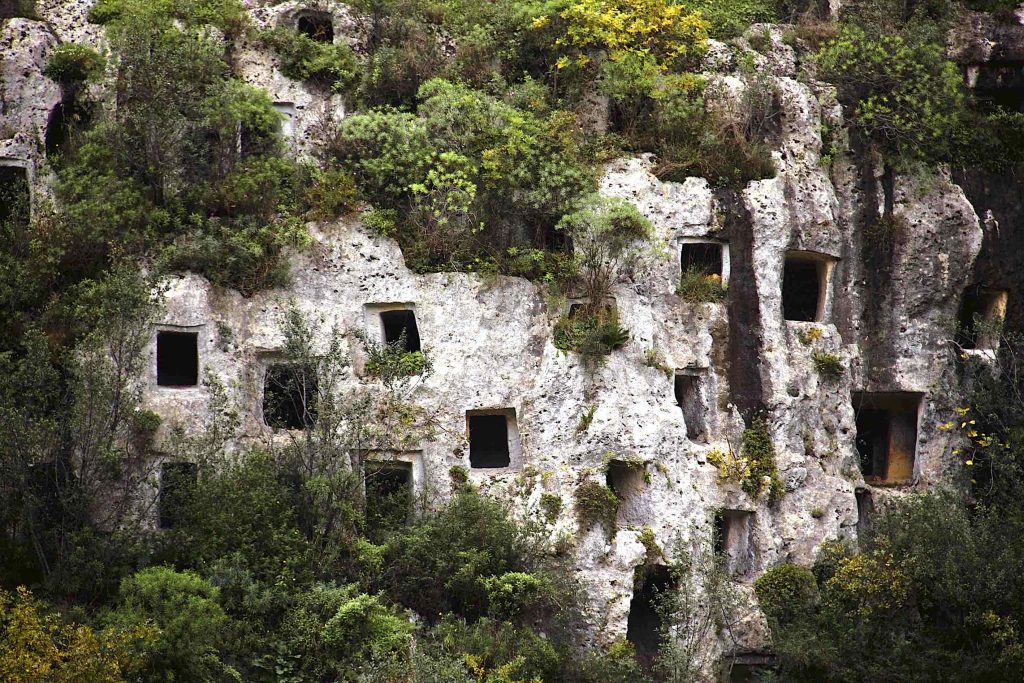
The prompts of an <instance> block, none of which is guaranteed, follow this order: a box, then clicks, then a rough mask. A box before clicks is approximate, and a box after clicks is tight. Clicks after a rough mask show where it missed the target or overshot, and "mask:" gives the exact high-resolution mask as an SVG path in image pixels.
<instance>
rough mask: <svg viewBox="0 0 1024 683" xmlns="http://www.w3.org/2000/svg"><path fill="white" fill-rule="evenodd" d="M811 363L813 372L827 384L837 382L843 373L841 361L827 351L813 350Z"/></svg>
mask: <svg viewBox="0 0 1024 683" xmlns="http://www.w3.org/2000/svg"><path fill="white" fill-rule="evenodd" d="M811 362H812V363H813V364H814V370H815V372H817V373H818V374H819V375H821V377H822V378H823V379H824V380H826V381H828V382H838V381H839V380H840V378H842V376H843V372H844V371H845V368H844V367H843V361H842V359H841V358H840V357H839V356H837V355H836V354H834V353H829V352H828V351H821V350H818V349H815V350H814V351H812V352H811Z"/></svg>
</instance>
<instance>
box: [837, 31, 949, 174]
mask: <svg viewBox="0 0 1024 683" xmlns="http://www.w3.org/2000/svg"><path fill="white" fill-rule="evenodd" d="M818 59H819V64H820V66H821V69H822V74H823V76H825V78H828V79H829V80H832V81H834V82H835V83H836V84H837V86H838V88H839V97H840V99H841V100H842V101H843V102H844V103H847V104H849V105H850V106H851V107H852V111H851V120H852V121H853V123H854V124H855V125H856V126H858V127H859V128H860V129H861V130H862V131H863V132H864V133H865V134H866V135H867V136H868V137H870V138H871V139H872V140H874V141H875V142H876V143H878V144H879V145H880V146H881V147H882V148H883V149H884V150H885V151H886V152H887V153H889V154H892V155H896V156H904V155H905V156H909V157H914V156H918V157H924V158H926V159H932V160H934V159H943V158H948V155H949V149H948V147H947V144H948V140H949V137H950V135H951V133H952V131H953V130H954V128H955V126H956V124H957V121H958V118H959V116H960V114H961V111H962V109H963V106H964V94H963V83H962V79H961V76H960V73H959V71H958V70H957V68H956V66H955V65H954V64H953V63H952V62H950V61H949V60H947V59H946V58H945V54H944V49H943V47H942V46H941V45H936V44H930V43H924V44H915V43H910V42H908V41H907V40H906V39H904V38H903V37H902V36H900V35H888V34H883V35H878V36H872V35H870V34H868V33H867V32H865V31H864V30H863V29H861V28H859V27H851V26H847V27H844V28H843V29H842V30H841V31H840V33H839V36H838V37H837V38H836V39H835V40H834V41H831V42H829V43H827V44H826V45H825V47H824V48H822V51H821V52H820V54H819V55H818Z"/></svg>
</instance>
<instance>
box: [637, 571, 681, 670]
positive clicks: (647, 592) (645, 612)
mask: <svg viewBox="0 0 1024 683" xmlns="http://www.w3.org/2000/svg"><path fill="white" fill-rule="evenodd" d="M675 588H676V579H675V577H674V576H673V575H672V572H671V570H669V568H668V567H665V566H663V565H644V566H641V567H637V569H636V573H635V574H634V578H633V597H632V599H631V600H630V601H629V618H628V620H627V623H626V640H628V641H629V642H631V643H632V644H633V647H634V648H635V649H636V656H637V660H638V661H639V662H640V664H641V665H643V666H644V667H645V668H649V667H650V666H651V665H652V664H653V663H654V660H655V659H656V658H657V656H658V653H659V651H660V650H661V635H662V631H663V628H664V617H663V616H662V610H661V609H659V608H660V606H661V605H662V604H664V600H665V595H666V593H667V592H668V591H672V590H675Z"/></svg>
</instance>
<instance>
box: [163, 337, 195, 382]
mask: <svg viewBox="0 0 1024 683" xmlns="http://www.w3.org/2000/svg"><path fill="white" fill-rule="evenodd" d="M156 383H157V384H158V385H160V386H162V387H194V386H196V385H197V384H198V383H199V335H198V334H196V333H195V332H157V334H156Z"/></svg>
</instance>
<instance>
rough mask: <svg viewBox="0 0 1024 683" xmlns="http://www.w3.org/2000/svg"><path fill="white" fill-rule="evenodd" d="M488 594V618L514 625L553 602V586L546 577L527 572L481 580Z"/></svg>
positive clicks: (508, 573)
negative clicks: (542, 606) (515, 621)
mask: <svg viewBox="0 0 1024 683" xmlns="http://www.w3.org/2000/svg"><path fill="white" fill-rule="evenodd" d="M480 581H481V583H482V584H483V587H484V590H485V591H486V592H487V606H488V614H489V615H490V617H491V618H493V619H497V620H501V621H512V620H514V619H516V618H518V617H519V616H521V615H523V614H527V613H536V612H537V609H538V607H539V605H542V604H544V603H548V602H551V601H552V596H551V591H552V590H553V589H552V586H551V583H550V581H548V580H547V579H545V578H543V577H538V576H535V575H533V574H527V573H524V572H506V573H504V574H501V575H500V576H488V577H485V578H482V579H480Z"/></svg>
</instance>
